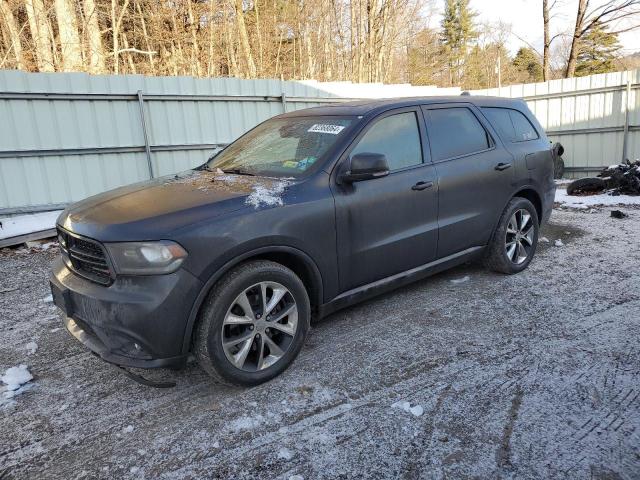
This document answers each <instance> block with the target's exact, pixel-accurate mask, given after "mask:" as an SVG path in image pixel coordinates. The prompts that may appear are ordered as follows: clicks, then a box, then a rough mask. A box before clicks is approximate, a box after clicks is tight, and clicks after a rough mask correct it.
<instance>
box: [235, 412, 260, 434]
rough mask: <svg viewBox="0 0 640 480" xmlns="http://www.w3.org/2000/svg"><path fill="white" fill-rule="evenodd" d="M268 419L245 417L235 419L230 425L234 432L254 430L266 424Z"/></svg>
mask: <svg viewBox="0 0 640 480" xmlns="http://www.w3.org/2000/svg"><path fill="white" fill-rule="evenodd" d="M265 421H266V419H265V418H264V417H263V416H262V415H254V416H253V417H249V416H246V415H245V416H243V417H240V418H237V419H235V420H234V421H232V422H231V423H230V424H229V428H230V429H231V430H232V431H234V432H239V431H241V430H253V429H254V428H256V427H258V426H260V425H262V424H263V423H265Z"/></svg>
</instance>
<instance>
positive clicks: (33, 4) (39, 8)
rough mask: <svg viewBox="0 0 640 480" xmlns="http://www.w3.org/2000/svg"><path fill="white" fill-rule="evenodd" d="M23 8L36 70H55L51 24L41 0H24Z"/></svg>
mask: <svg viewBox="0 0 640 480" xmlns="http://www.w3.org/2000/svg"><path fill="white" fill-rule="evenodd" d="M24 5H25V9H26V11H27V17H28V19H29V30H30V31H31V38H33V43H34V47H35V52H34V54H35V57H36V62H37V65H38V70H39V71H41V72H53V71H55V64H54V61H53V50H52V42H51V37H52V36H53V35H52V32H51V25H50V24H49V19H48V18H47V12H46V10H45V7H44V2H43V1H42V0H25V2H24Z"/></svg>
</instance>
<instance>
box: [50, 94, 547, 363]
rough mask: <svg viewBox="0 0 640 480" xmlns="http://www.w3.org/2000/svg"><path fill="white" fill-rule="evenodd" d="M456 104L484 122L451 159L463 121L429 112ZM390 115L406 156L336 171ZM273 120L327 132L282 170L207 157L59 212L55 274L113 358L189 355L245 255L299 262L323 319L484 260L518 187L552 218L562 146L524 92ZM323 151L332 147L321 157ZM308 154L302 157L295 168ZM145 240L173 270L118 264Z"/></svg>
mask: <svg viewBox="0 0 640 480" xmlns="http://www.w3.org/2000/svg"><path fill="white" fill-rule="evenodd" d="M452 108H454V109H465V110H466V111H467V112H469V113H470V114H471V115H472V116H473V117H469V118H470V119H471V120H473V119H475V120H476V121H477V122H478V124H479V125H481V127H482V129H484V131H485V132H486V142H487V147H486V148H485V149H482V150H481V151H478V152H475V153H473V154H472V155H459V156H453V157H452V156H449V157H446V156H444V157H443V156H442V154H441V153H442V152H440V151H439V150H438V148H440V147H438V145H439V143H438V142H440V145H444V146H443V147H442V148H445V147H446V145H447V144H449V145H450V144H452V143H455V142H456V141H457V140H456V137H455V133H456V132H453V133H454V135H453V136H451V137H450V138H448V139H446V142H445V143H442V142H443V139H442V138H440V136H435V137H434V135H436V132H437V130H438V129H437V126H436V124H437V122H438V120H437V118H435V117H436V116H435V115H433V112H434V111H437V110H442V109H452ZM484 108H504V109H512V110H515V111H518V112H520V114H522V115H524V116H525V117H526V119H527V120H528V121H529V122H531V124H532V127H533V129H534V131H535V132H536V136H537V138H535V139H530V140H527V141H523V142H520V143H518V144H515V143H513V142H511V139H509V138H507V136H508V133H504V132H501V131H500V128H498V127H497V126H496V124H495V122H493V121H492V120H491V118H490V116H489V115H485V114H484V110H483V109H484ZM465 115H466V113H465ZM392 117H393V118H392ZM388 118H392V119H391V120H388V122H389V125H390V126H391V127H393V125H394V122H395V124H396V125H400V124H401V125H404V126H406V125H410V128H412V129H415V132H416V133H415V139H417V140H416V141H415V142H414V143H415V145H407V142H405V141H402V142H400V143H402V145H401V146H399V147H393V148H399V149H400V150H402V152H403V153H402V155H401V156H400V157H401V158H400V162H401V164H400V165H399V166H398V168H391V169H390V170H391V171H390V172H389V174H388V175H386V176H384V177H383V178H379V179H376V180H372V181H362V182H357V183H349V184H346V183H344V182H341V180H340V179H341V175H342V173H343V172H344V171H345V169H348V166H349V162H350V159H351V158H352V157H353V155H354V152H355V149H358V148H360V147H361V146H362V145H363V140H362V139H363V138H367V139H370V140H371V138H372V137H373V140H371V142H370V144H369V145H376V143H375V142H376V138H375V135H376V134H374V133H371V132H372V131H374V129H375V128H378V133H377V135H378V136H379V138H378V139H377V140H378V141H379V142H384V135H383V133H385V132H386V134H387V135H389V132H390V131H392V130H391V129H390V127H387V126H386V125H385V124H383V123H382V122H383V121H385V119H388ZM273 121H278V122H281V124H282V127H280V135H281V136H288V135H291V137H292V138H297V137H296V136H299V135H300V133H299V132H297V131H296V128H297V129H298V130H299V125H305V127H304V131H305V132H309V131H312V132H316V131H317V132H319V133H318V135H319V136H318V138H319V140H318V142H319V143H318V145H305V146H303V147H304V148H303V147H302V146H299V147H298V150H297V153H296V159H297V163H296V162H294V161H293V160H287V159H283V163H282V172H280V171H279V170H278V169H276V170H275V171H274V173H273V174H270V175H260V174H255V175H254V174H251V173H250V172H240V171H238V172H233V171H224V172H223V171H220V170H218V169H217V168H216V165H217V164H216V161H217V160H216V158H215V157H214V158H213V159H212V160H210V161H209V162H208V163H206V164H205V165H203V167H200V168H198V169H194V170H191V171H187V172H182V173H180V174H177V175H170V176H166V177H162V178H158V179H153V180H149V181H146V182H141V183H138V184H135V185H130V186H125V187H121V188H118V189H115V190H112V191H109V192H105V193H102V194H99V195H96V196H94V197H90V198H88V199H85V200H83V201H80V202H78V203H76V204H74V205H71V206H70V207H68V208H67V209H66V210H65V211H64V212H63V213H62V214H61V215H60V217H59V218H58V222H57V228H58V231H59V233H60V238H61V239H62V240H61V241H63V242H65V244H64V245H63V248H62V250H63V255H62V258H60V259H59V260H57V261H56V263H55V264H54V266H53V272H52V275H51V286H52V291H53V296H54V301H55V303H56V305H57V306H58V307H60V309H61V310H62V311H63V317H64V321H65V326H66V327H67V330H69V332H70V333H71V334H72V335H73V336H74V337H75V338H76V339H78V340H79V341H81V342H82V343H83V344H85V346H87V347H88V348H89V349H90V350H92V351H93V352H94V353H96V354H97V355H99V356H100V357H101V358H103V359H104V360H106V361H108V362H111V363H114V364H117V365H121V366H128V367H143V368H144V367H146V368H153V367H167V366H171V367H179V366H182V365H184V363H185V362H186V358H187V356H188V354H189V351H190V348H191V339H192V333H193V329H194V327H195V325H196V324H197V321H198V314H199V312H200V309H201V306H202V305H203V302H204V301H205V299H206V297H207V294H208V292H209V291H210V290H211V288H212V287H213V286H214V285H215V284H216V282H217V281H219V280H220V279H221V278H222V277H223V276H224V274H225V273H226V272H228V271H229V270H230V269H232V268H233V267H234V266H236V265H239V264H241V263H242V262H245V261H247V260H250V259H255V258H266V259H271V260H274V261H278V262H282V263H284V264H285V265H287V266H288V267H289V268H292V269H293V270H294V271H295V272H296V274H298V275H299V276H300V277H301V279H302V280H303V282H304V285H305V287H306V289H307V291H308V292H309V297H310V301H311V304H312V307H313V309H314V311H315V313H316V315H318V316H321V315H325V314H328V313H329V312H331V311H333V310H335V309H337V308H341V307H344V306H346V305H349V304H351V303H353V302H355V301H359V300H361V299H363V298H368V297H369V296H372V295H376V294H379V293H381V292H384V291H387V290H389V289H391V288H396V287H397V286H400V285H403V284H406V283H408V282H410V281H413V280H416V279H417V278H422V277H424V276H427V275H429V274H433V273H435V272H437V271H441V270H443V269H445V268H449V267H451V266H454V265H457V264H459V263H461V262H464V261H466V260H468V259H470V258H474V257H478V256H479V255H481V254H482V252H483V250H484V248H485V245H486V244H487V242H488V241H489V238H490V236H491V234H492V232H493V230H494V229H495V227H496V224H497V222H498V219H499V217H500V215H501V212H502V210H503V209H504V207H505V205H506V204H507V202H508V201H509V200H510V199H511V198H512V197H513V196H514V195H518V194H519V192H526V195H527V196H530V197H531V198H533V199H534V200H536V202H537V208H539V214H540V215H539V217H540V219H541V220H542V221H546V220H547V219H548V218H549V215H550V212H551V207H552V202H553V194H554V190H555V187H554V184H553V178H552V177H553V166H552V162H553V157H552V155H553V154H552V150H551V146H550V144H549V142H548V140H547V138H546V136H545V134H544V131H543V130H542V128H541V127H540V125H539V124H538V123H537V121H536V120H535V117H533V115H532V114H531V112H529V110H528V109H527V107H526V105H525V104H524V102H521V101H517V100H506V99H498V98H489V97H486V98H485V97H483V98H474V97H468V96H467V97H432V98H409V99H401V100H398V99H395V100H372V101H362V102H351V103H347V104H339V105H335V106H323V107H316V108H312V109H306V110H300V111H295V112H291V113H287V114H284V115H280V116H278V117H275V118H274V119H272V120H268V121H267V122H265V123H266V124H268V123H269V122H273ZM407 122H408V123H407ZM434 122H436V123H434ZM376 124H380V125H382V126H379V127H376ZM262 125H265V124H262ZM327 125H328V126H327ZM256 128H257V129H259V128H263V127H261V126H258V127H256ZM405 130H406V129H405ZM368 132H370V133H368ZM381 132H382V133H381ZM459 135H463V132H459ZM245 137H246V138H248V139H249V140H246V139H245V140H243V138H245ZM314 138H315V137H314ZM250 139H251V131H250V132H248V133H247V134H245V136H244V137H241V138H240V139H239V140H238V141H236V142H234V144H232V145H231V146H229V147H227V148H226V149H225V150H223V153H224V152H225V151H228V149H230V148H231V149H232V150H230V151H232V152H233V148H236V150H237V152H236V153H235V154H237V155H242V154H243V153H242V149H241V148H240V147H241V146H242V142H243V141H245V142H248V141H250ZM327 139H329V140H327ZM322 142H324V143H323V144H322V145H320V144H321V143H322ZM234 145H235V146H234ZM239 146H240V147H239ZM301 148H303V150H304V149H306V150H305V151H301ZM363 148H364V147H363ZM372 148H373V147H372ZM380 148H383V147H380ZM389 148H391V147H389ZM314 149H316V150H322V154H321V155H318V156H317V158H316V157H314V156H313V155H311V153H312V152H313V151H314ZM309 152H311V153H309ZM390 152H392V150H390ZM364 153H365V154H369V153H371V152H364ZM374 153H375V152H374ZM271 154H273V155H277V152H276V153H273V152H271ZM221 155H222V154H221ZM392 156H393V153H392ZM291 162H293V163H291ZM301 162H302V163H303V164H304V170H302V169H301V170H300V172H299V173H298V172H297V171H296V170H291V169H295V168H298V167H299V166H300V165H301ZM294 164H295V166H293V165H294ZM506 164H509V167H506V168H502V167H500V168H496V167H497V166H498V165H506ZM309 165H310V166H309ZM211 167H213V168H211ZM278 168H280V167H278ZM290 170H291V171H293V172H294V175H293V176H290V175H289V174H287V172H288V171H290ZM536 202H534V203H536ZM131 242H133V243H131ZM136 242H137V243H136ZM141 242H150V244H154V242H155V243H158V242H160V243H161V244H162V245H165V246H166V247H167V248H168V249H169V250H171V251H172V252H181V255H182V257H181V258H180V262H179V267H178V268H176V269H174V270H167V271H166V272H163V273H155V274H154V273H146V274H135V273H131V271H126V270H124V269H122V268H121V266H120V265H119V262H121V261H122V260H121V258H125V257H126V255H129V254H130V253H131V252H129V251H128V250H126V248H125V247H126V246H127V245H134V246H135V245H137V244H142V243H141ZM132 248H133V247H132ZM136 248H137V247H136ZM120 250H122V251H124V252H125V253H124V254H122V255H124V256H125V257H122V256H118V255H120V254H119V253H117V252H119V251H120ZM141 251H142V250H139V251H138V250H136V252H138V253H139V252H141ZM166 251H167V249H165V250H163V251H162V252H166ZM127 252H128V253H127ZM152 253H153V252H152ZM153 254H155V253H153ZM150 255H151V254H150Z"/></svg>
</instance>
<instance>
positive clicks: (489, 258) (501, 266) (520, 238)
mask: <svg viewBox="0 0 640 480" xmlns="http://www.w3.org/2000/svg"><path fill="white" fill-rule="evenodd" d="M522 212H526V214H528V215H529V217H530V219H529V220H527V221H526V222H525V225H524V226H523V227H522V226H521V225H520V221H521V220H524V219H526V215H524V216H523V214H522ZM514 222H515V223H514ZM514 227H515V231H516V232H520V234H516V233H513V232H514ZM529 229H531V230H529ZM539 229H540V222H539V220H538V213H537V212H536V209H535V207H534V206H533V204H532V203H531V202H530V201H529V200H527V199H526V198H522V197H514V198H512V199H511V200H510V201H509V203H508V204H507V206H506V207H505V209H504V211H503V212H502V215H501V216H500V221H499V222H498V226H497V227H496V229H495V231H494V232H493V235H492V237H491V240H490V241H489V245H487V249H486V251H485V258H484V264H485V266H486V267H487V268H489V269H491V270H493V271H495V272H500V273H505V274H509V275H511V274H514V273H519V272H521V271H523V270H524V269H525V268H527V267H528V266H529V263H531V260H532V259H533V256H534V255H535V252H536V246H537V244H538V233H539ZM525 233H526V235H525ZM514 244H515V250H512V247H513V245H514ZM519 245H522V250H520V247H519ZM524 253H526V256H525V255H524Z"/></svg>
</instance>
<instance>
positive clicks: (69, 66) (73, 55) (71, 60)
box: [54, 0, 84, 72]
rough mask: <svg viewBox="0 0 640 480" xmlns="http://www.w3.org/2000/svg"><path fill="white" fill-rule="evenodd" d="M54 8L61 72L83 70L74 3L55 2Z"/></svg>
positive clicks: (67, 1)
mask: <svg viewBox="0 0 640 480" xmlns="http://www.w3.org/2000/svg"><path fill="white" fill-rule="evenodd" d="M54 7H55V11H56V19H57V21H58V34H59V37H60V50H61V52H62V70H64V71H65V72H75V71H79V70H83V69H84V68H83V67H84V65H83V60H82V44H81V42H80V34H79V32H78V17H77V16H76V9H75V2H74V1H73V0H55V1H54Z"/></svg>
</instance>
